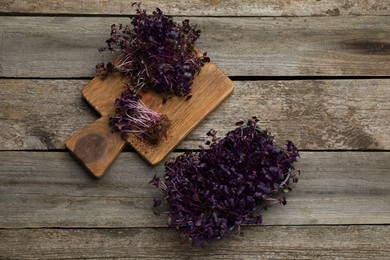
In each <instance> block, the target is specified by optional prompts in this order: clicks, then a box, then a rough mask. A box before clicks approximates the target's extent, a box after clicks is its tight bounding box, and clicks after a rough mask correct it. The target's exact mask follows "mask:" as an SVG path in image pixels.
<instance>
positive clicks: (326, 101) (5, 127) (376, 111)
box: [0, 79, 390, 150]
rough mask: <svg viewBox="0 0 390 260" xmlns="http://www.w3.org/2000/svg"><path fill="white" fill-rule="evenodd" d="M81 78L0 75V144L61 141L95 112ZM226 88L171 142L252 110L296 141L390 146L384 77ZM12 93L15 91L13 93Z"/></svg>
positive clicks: (198, 135)
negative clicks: (225, 94) (84, 95)
mask: <svg viewBox="0 0 390 260" xmlns="http://www.w3.org/2000/svg"><path fill="white" fill-rule="evenodd" d="M87 82H88V80H41V79H39V80H27V79H0V89H1V91H0V100H2V102H0V117H1V118H2V124H0V133H1V134H0V149H2V150H24V149H28V150H34V149H38V150H47V149H64V145H63V142H64V140H66V139H67V138H69V137H70V136H71V135H73V134H74V133H76V132H77V131H78V130H79V129H81V128H82V127H83V126H85V125H87V124H88V123H90V122H92V121H94V120H95V119H96V118H97V115H96V114H95V113H94V112H93V110H92V109H91V108H90V107H88V105H87V104H86V102H85V101H84V100H83V99H82V96H81V90H82V88H83V87H84V86H85V84H87ZM234 84H235V86H236V88H235V90H234V92H233V94H232V95H231V96H230V97H229V98H228V99H227V100H226V101H225V102H223V103H222V105H221V106H220V107H218V108H217V109H216V111H215V112H213V113H211V115H210V116H209V117H207V118H206V119H205V120H204V121H203V122H202V123H201V124H200V125H199V126H198V127H197V128H196V129H195V130H194V132H192V133H191V134H190V135H189V136H188V137H187V138H186V139H185V140H184V141H183V143H181V144H180V145H179V146H178V148H179V149H197V148H198V147H199V145H202V144H204V141H205V140H206V133H207V132H208V131H209V130H210V129H211V128H213V129H216V130H217V131H218V132H219V133H220V135H223V134H225V133H226V132H227V131H228V130H230V129H232V127H234V123H235V122H237V121H240V120H242V119H245V118H250V117H251V116H253V115H257V116H259V119H260V122H259V124H260V125H261V126H262V127H264V128H267V129H268V130H269V131H271V132H272V133H273V134H274V135H275V136H276V138H277V140H278V141H280V142H281V143H283V142H284V141H285V140H287V139H291V140H293V141H294V142H296V143H297V145H298V147H300V148H301V149H315V150H319V149H321V150H324V149H350V150H351V149H353V150H365V149H375V150H387V149H390V138H389V129H390V105H389V100H390V88H389V85H390V79H367V80H366V79H359V80H299V81H297V80H289V81H273V80H271V81H234ZM15 96H16V97H17V98H15Z"/></svg>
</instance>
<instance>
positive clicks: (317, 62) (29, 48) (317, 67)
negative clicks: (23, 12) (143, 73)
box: [0, 11, 390, 78]
mask: <svg viewBox="0 0 390 260" xmlns="http://www.w3.org/2000/svg"><path fill="white" fill-rule="evenodd" d="M389 12H390V11H389ZM183 19H184V18H183ZM191 21H192V22H193V23H196V24H197V25H198V27H199V28H201V29H202V32H203V33H202V36H201V38H200V39H199V41H198V42H199V43H197V45H198V47H199V48H200V50H201V51H206V50H207V53H208V54H209V56H210V58H211V59H212V61H213V62H214V63H215V64H216V65H217V66H218V67H219V68H220V69H222V71H224V72H225V73H226V74H228V75H229V76H386V75H388V74H389V71H390V55H389V54H390V42H389V38H388V37H389V35H390V16H338V17H273V18H271V17H257V18H248V17H245V18H243V17H238V18H232V17H228V18H226V17H220V18H218V17H191ZM119 22H122V23H128V22H129V19H128V18H124V17H68V16H65V17H64V16H50V17H39V16H38V17H18V16H16V17H15V16H5V17H0V24H1V25H2V26H1V27H0V35H1V37H0V55H1V59H0V76H3V77H45V78H46V77H56V78H66V77H92V76H93V75H94V70H95V65H96V64H97V63H98V62H102V61H109V60H111V59H112V57H110V54H108V53H105V54H99V53H98V51H97V50H98V48H100V47H105V40H106V39H107V38H108V36H109V33H110V26H111V24H113V23H119ZM10 50H15V51H10ZM81 57H82V58H81Z"/></svg>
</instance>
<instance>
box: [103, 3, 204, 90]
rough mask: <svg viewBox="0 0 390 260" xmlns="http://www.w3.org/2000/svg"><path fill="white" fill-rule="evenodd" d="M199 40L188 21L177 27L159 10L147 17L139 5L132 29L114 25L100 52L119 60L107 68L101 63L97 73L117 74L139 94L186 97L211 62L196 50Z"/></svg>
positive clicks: (132, 21)
mask: <svg viewBox="0 0 390 260" xmlns="http://www.w3.org/2000/svg"><path fill="white" fill-rule="evenodd" d="M199 36H200V30H198V29H196V26H192V25H190V22H189V20H188V19H186V20H184V21H183V22H182V24H181V25H180V24H178V23H176V22H175V21H173V19H172V18H170V17H168V16H166V15H164V14H163V12H162V11H161V10H160V9H158V8H157V9H156V10H155V11H154V12H153V13H152V15H148V14H147V13H146V11H145V10H141V8H140V5H139V4H138V7H137V15H136V16H134V17H133V18H132V19H131V26H130V25H122V24H118V25H116V24H113V25H112V26H111V37H110V38H109V39H108V40H107V41H106V42H107V45H108V47H107V48H101V49H100V51H106V50H108V51H113V52H117V53H119V54H120V55H119V56H118V59H117V60H116V62H115V63H108V64H107V65H106V66H105V65H104V63H100V64H98V65H96V70H97V72H98V73H100V75H101V77H102V78H104V77H105V76H106V75H107V73H111V72H114V71H119V72H121V73H122V74H124V75H126V76H127V77H128V78H129V80H130V82H131V84H132V86H133V87H134V88H135V89H137V90H138V91H139V90H141V89H142V90H145V91H146V90H149V89H153V90H155V91H157V92H160V93H165V94H175V95H178V96H186V95H188V94H189V93H190V92H191V85H192V82H193V80H194V77H195V75H196V74H197V73H199V72H200V70H201V68H202V66H203V65H204V64H205V63H206V62H209V61H210V59H209V58H208V57H207V56H206V55H207V54H206V53H204V54H203V55H201V54H199V53H197V51H196V50H195V45H194V43H195V41H196V40H197V39H198V38H199Z"/></svg>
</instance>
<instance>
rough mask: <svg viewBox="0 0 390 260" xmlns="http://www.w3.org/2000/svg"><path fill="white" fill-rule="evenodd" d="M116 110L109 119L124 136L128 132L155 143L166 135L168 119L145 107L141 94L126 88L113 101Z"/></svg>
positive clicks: (114, 127)
mask: <svg viewBox="0 0 390 260" xmlns="http://www.w3.org/2000/svg"><path fill="white" fill-rule="evenodd" d="M115 105H116V107H117V108H116V111H115V114H114V115H112V116H111V117H110V119H109V123H110V125H111V126H112V127H113V129H114V130H115V131H117V132H119V133H121V134H122V136H123V137H124V138H126V137H127V136H128V135H129V134H135V135H136V136H138V137H140V138H142V139H144V140H147V141H149V142H150V143H151V144H157V143H158V142H159V141H160V140H161V139H162V138H163V137H164V136H166V132H167V129H168V128H169V125H170V121H169V119H168V118H167V117H166V116H165V115H161V114H160V113H157V112H155V111H153V110H151V109H150V108H148V107H146V106H145V104H144V103H143V102H142V100H141V96H140V95H138V94H137V93H136V92H135V91H132V90H128V91H126V92H124V93H122V95H121V97H120V98H118V99H116V101H115Z"/></svg>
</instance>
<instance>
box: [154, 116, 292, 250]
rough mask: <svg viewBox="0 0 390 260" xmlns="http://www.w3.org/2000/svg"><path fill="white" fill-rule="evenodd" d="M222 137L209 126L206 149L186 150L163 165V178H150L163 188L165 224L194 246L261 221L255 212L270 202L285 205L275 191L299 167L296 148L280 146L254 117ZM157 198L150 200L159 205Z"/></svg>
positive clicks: (283, 187) (283, 188)
mask: <svg viewBox="0 0 390 260" xmlns="http://www.w3.org/2000/svg"><path fill="white" fill-rule="evenodd" d="M237 124H238V125H239V126H238V127H237V128H236V129H234V130H232V131H230V132H228V133H227V134H226V136H225V137H224V138H222V139H220V138H217V137H216V132H215V131H213V130H211V131H210V132H209V133H208V135H209V136H211V137H212V141H211V142H208V145H209V149H203V150H202V151H200V152H199V153H193V152H186V153H184V154H182V155H180V156H178V157H177V158H176V159H172V160H171V161H168V162H167V163H166V165H165V177H164V179H161V178H159V177H157V176H155V177H154V178H153V180H152V181H151V183H152V184H154V185H155V186H156V187H158V188H160V189H161V190H163V192H164V194H165V196H166V201H167V202H168V203H169V206H170V210H169V212H167V214H168V218H169V221H168V223H169V225H170V226H172V227H175V228H177V229H178V231H179V234H180V236H181V237H182V238H184V239H189V240H190V241H191V242H192V243H193V244H195V245H204V244H205V243H207V242H208V241H211V240H214V239H218V238H221V237H223V236H224V235H226V234H228V233H229V232H230V231H231V230H233V229H235V228H238V229H239V228H240V225H242V224H261V223H262V218H261V215H260V214H258V213H257V212H256V210H258V209H264V208H267V207H269V206H270V205H271V204H275V203H280V204H286V200H285V198H284V197H281V198H275V195H277V194H279V192H287V191H289V190H290V187H289V185H288V184H289V182H290V180H291V179H292V180H293V181H294V182H297V181H298V179H297V175H298V173H299V171H295V170H294V166H293V163H294V162H295V161H296V160H297V157H299V153H298V149H297V148H296V146H295V145H294V144H293V143H292V142H291V141H287V144H286V147H285V149H283V148H282V147H279V146H278V145H277V144H276V143H275V141H274V139H273V137H272V136H271V135H270V134H269V133H268V132H267V131H265V130H261V129H260V128H259V127H258V126H257V118H253V119H251V120H249V121H248V122H247V123H246V124H244V122H239V123H237ZM160 204H161V200H155V206H159V205H160Z"/></svg>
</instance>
